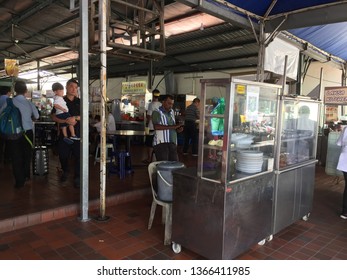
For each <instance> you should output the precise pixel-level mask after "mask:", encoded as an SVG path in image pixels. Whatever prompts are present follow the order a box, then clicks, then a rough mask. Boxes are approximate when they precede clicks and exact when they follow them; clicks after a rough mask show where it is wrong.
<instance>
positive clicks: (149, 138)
mask: <svg viewBox="0 0 347 280" xmlns="http://www.w3.org/2000/svg"><path fill="white" fill-rule="evenodd" d="M159 96H160V91H159V90H158V89H154V90H153V91H152V102H151V103H149V104H148V109H147V122H148V129H149V134H148V135H146V142H145V144H146V150H147V158H146V159H144V160H143V161H142V162H143V163H146V164H149V163H151V161H152V153H153V137H154V126H153V122H152V113H153V111H155V110H157V109H158V108H159V107H160V106H161V102H159Z"/></svg>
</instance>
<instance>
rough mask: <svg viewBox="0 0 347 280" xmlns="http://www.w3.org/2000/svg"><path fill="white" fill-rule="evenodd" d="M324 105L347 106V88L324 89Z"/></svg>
mask: <svg viewBox="0 0 347 280" xmlns="http://www.w3.org/2000/svg"><path fill="white" fill-rule="evenodd" d="M324 104H336V105H347V87H326V88H324Z"/></svg>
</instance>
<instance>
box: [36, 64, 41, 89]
mask: <svg viewBox="0 0 347 280" xmlns="http://www.w3.org/2000/svg"><path fill="white" fill-rule="evenodd" d="M40 89H41V85H40V60H37V90H40Z"/></svg>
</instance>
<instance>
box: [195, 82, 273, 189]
mask: <svg viewBox="0 0 347 280" xmlns="http://www.w3.org/2000/svg"><path fill="white" fill-rule="evenodd" d="M205 81H206V82H202V89H203V91H202V100H203V102H204V103H203V104H204V107H203V108H202V114H201V116H202V119H201V120H202V125H201V126H200V144H202V145H201V147H200V152H199V164H200V165H199V170H200V173H199V174H200V175H201V177H202V178H204V179H209V180H213V181H217V182H225V183H228V182H230V181H234V180H238V179H243V178H245V177H249V176H251V175H254V174H256V173H260V172H264V171H267V170H273V164H274V163H273V162H274V161H273V158H274V145H275V129H276V120H277V104H278V100H277V96H278V93H279V87H277V86H273V85H266V84H261V83H254V82H247V81H239V82H236V81H235V82H230V81H228V80H222V81H221V80H216V81H215V82H213V80H205Z"/></svg>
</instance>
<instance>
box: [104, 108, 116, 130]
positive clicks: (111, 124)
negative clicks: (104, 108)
mask: <svg viewBox="0 0 347 280" xmlns="http://www.w3.org/2000/svg"><path fill="white" fill-rule="evenodd" d="M115 130H116V121H115V119H114V116H113V115H112V113H111V112H108V114H107V124H106V131H115Z"/></svg>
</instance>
